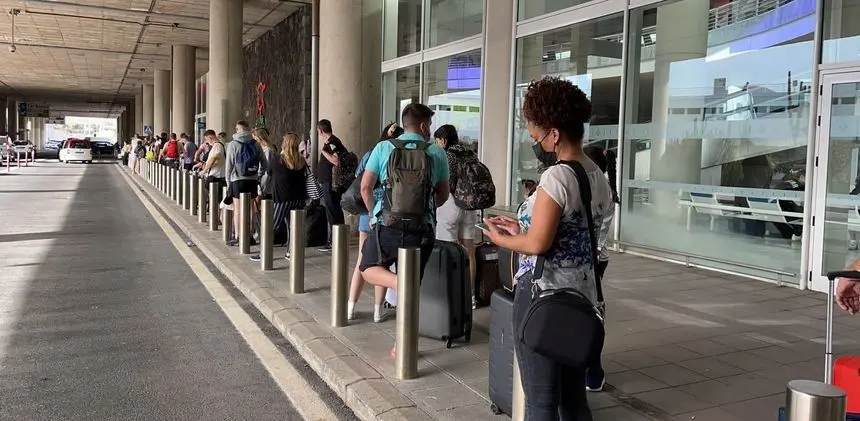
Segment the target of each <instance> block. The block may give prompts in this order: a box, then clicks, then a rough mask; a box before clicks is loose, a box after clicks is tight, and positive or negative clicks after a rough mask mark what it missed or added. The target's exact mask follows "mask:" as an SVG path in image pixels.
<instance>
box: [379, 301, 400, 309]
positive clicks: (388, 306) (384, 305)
mask: <svg viewBox="0 0 860 421" xmlns="http://www.w3.org/2000/svg"><path fill="white" fill-rule="evenodd" d="M382 307H383V308H390V309H397V304H391V303H389V302H388V301H385V302H383V303H382Z"/></svg>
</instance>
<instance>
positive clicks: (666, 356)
mask: <svg viewBox="0 0 860 421" xmlns="http://www.w3.org/2000/svg"><path fill="white" fill-rule="evenodd" d="M639 352H642V353H645V354H648V355H650V356H653V357H657V358H659V359H660V360H663V361H666V362H671V363H677V362H681V361H687V360H694V359H697V358H702V354H699V353H698V352H694V351H690V350H689V349H687V348H683V347H680V346H678V345H674V344H672V345H663V346H655V347H653V348H645V349H642V350H640V351H639ZM631 368H632V367H631Z"/></svg>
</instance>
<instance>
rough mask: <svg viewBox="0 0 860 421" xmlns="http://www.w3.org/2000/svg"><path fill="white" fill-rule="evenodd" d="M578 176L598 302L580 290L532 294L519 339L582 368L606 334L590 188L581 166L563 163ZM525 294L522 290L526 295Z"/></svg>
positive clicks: (540, 261)
mask: <svg viewBox="0 0 860 421" xmlns="http://www.w3.org/2000/svg"><path fill="white" fill-rule="evenodd" d="M559 164H562V165H567V166H568V167H570V168H571V169H573V172H574V174H576V180H577V182H578V184H579V194H580V197H581V199H582V207H583V210H584V212H585V217H586V223H587V224H588V237H589V241H590V243H591V247H589V250H591V261H592V264H593V269H594V270H595V272H594V281H595V283H596V284H597V303H594V304H592V303H591V302H589V301H588V299H587V298H586V297H585V296H584V295H583V294H582V293H580V292H579V291H577V290H574V289H571V288H561V289H553V290H546V291H541V292H540V293H539V294H534V293H532V294H533V296H532V302H531V304H530V305H529V308H528V309H527V310H526V315H525V317H524V318H523V320H522V321H521V324H520V332H519V333H520V340H521V341H522V342H523V343H524V344H525V345H526V346H527V347H529V348H530V349H532V350H533V351H535V352H537V353H538V354H540V355H543V356H544V357H547V358H549V359H551V360H553V361H556V362H558V363H560V364H564V365H567V366H570V367H583V366H585V365H586V364H587V363H588V362H590V361H591V360H592V358H595V357H596V356H598V355H600V352H601V351H602V350H603V341H604V336H605V334H606V331H605V330H604V326H603V315H602V312H601V311H600V307H599V306H600V303H602V302H603V287H602V285H601V284H600V278H598V277H597V272H596V269H597V263H598V262H597V238H596V235H595V233H594V217H593V215H592V214H591V185H590V183H589V182H588V175H587V174H586V172H585V169H584V168H583V167H582V164H580V163H579V162H576V161H561V162H559ZM543 264H544V256H539V257H538V261H537V263H536V264H535V271H534V277H533V278H534V279H535V280H537V279H540V277H541V275H542V272H543ZM524 292H525V291H522V293H524Z"/></svg>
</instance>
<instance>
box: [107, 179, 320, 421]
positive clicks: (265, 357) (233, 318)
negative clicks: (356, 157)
mask: <svg viewBox="0 0 860 421" xmlns="http://www.w3.org/2000/svg"><path fill="white" fill-rule="evenodd" d="M116 170H117V171H118V172H119V173H120V174H121V175H122V177H123V178H124V179H125V181H126V183H128V185H129V186H130V187H131V190H132V191H133V192H134V193H135V194H136V195H137V197H138V198H139V199H140V201H141V203H143V206H145V207H146V209H147V210H148V211H149V213H150V214H151V215H152V218H153V219H155V222H157V223H158V225H159V226H160V227H161V230H162V231H164V233H165V234H166V235H167V237H168V238H169V239H170V242H171V243H173V247H175V248H176V250H177V251H178V252H179V255H180V256H182V258H183V259H185V262H186V263H188V266H190V267H191V270H193V271H194V274H195V275H197V278H198V279H199V280H200V283H202V284H203V286H204V287H205V288H206V290H207V291H209V294H210V295H212V298H213V299H214V300H215V303H216V304H218V306H219V307H220V308H221V311H223V312H224V314H225V315H227V318H228V319H230V322H232V323H233V326H235V327H236V330H237V331H239V334H240V335H242V338H244V339H245V342H246V343H247V344H248V346H249V347H250V348H251V349H252V350H253V351H254V354H256V355H257V358H259V359H260V362H262V363H263V366H264V367H266V370H267V371H268V372H269V375H270V376H272V379H274V380H275V383H277V384H278V387H280V388H281V391H283V392H284V395H286V397H287V399H288V400H289V401H290V404H292V406H293V407H294V408H295V409H296V411H298V413H299V414H300V415H301V416H302V418H303V419H305V420H326V421H329V420H335V419H337V416H336V415H335V414H334V412H332V411H331V410H330V409H329V408H328V406H326V404H325V403H323V400H322V398H321V397H320V396H319V395H318V394H317V393H316V392H314V391H313V389H312V388H311V386H310V384H308V382H307V380H305V378H304V377H302V376H301V374H299V372H298V371H296V369H295V368H294V367H293V366H292V365H291V364H290V363H289V361H287V359H286V358H285V357H284V356H283V354H281V352H280V351H279V350H278V348H277V347H275V345H274V344H273V343H272V341H270V340H269V338H267V337H266V334H265V333H264V332H263V331H262V330H261V329H260V327H259V326H257V324H256V323H255V322H254V321H253V320H252V319H251V317H250V316H248V314H247V313H245V310H243V309H242V307H241V306H240V305H239V303H238V302H237V301H236V300H235V299H234V298H233V297H232V296H231V295H230V293H229V292H228V291H227V289H226V288H224V286H223V285H221V283H220V282H219V281H218V279H216V278H215V275H213V274H212V272H211V271H210V270H209V269H208V268H207V267H206V265H205V264H204V263H203V261H202V260H200V258H199V257H197V255H196V254H194V252H193V251H192V250H191V248H189V247H188V245H187V244H186V243H185V241H183V240H182V238H181V237H179V234H178V233H177V232H176V230H175V229H174V228H173V227H172V226H170V223H169V222H168V221H167V220H166V219H165V218H164V217H163V216H162V215H161V212H159V211H158V209H156V208H155V205H153V204H152V203H151V202H150V199H149V198H147V197H146V196H145V195H144V194H143V192H142V191H140V188H139V187H138V186H137V184H136V183H135V182H134V181H132V180H131V178H130V176H129V175H128V174H126V173H125V171H123V170H122V169H120V168H119V167H118V166H117V167H116Z"/></svg>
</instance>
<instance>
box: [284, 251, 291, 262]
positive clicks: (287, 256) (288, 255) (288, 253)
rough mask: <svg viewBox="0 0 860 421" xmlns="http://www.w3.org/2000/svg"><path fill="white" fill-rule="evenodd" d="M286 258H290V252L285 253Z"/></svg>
mask: <svg viewBox="0 0 860 421" xmlns="http://www.w3.org/2000/svg"><path fill="white" fill-rule="evenodd" d="M284 259H287V260H290V252H287V254H285V255H284Z"/></svg>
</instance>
